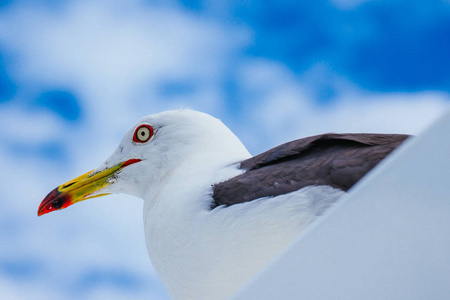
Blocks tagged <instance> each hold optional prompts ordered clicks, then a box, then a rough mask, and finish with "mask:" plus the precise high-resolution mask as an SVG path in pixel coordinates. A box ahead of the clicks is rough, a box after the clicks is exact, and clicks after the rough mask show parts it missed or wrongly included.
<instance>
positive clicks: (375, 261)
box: [234, 114, 450, 300]
mask: <svg viewBox="0 0 450 300" xmlns="http://www.w3.org/2000/svg"><path fill="white" fill-rule="evenodd" d="M449 155H450V114H447V115H446V116H444V117H442V118H441V119H440V120H439V121H437V122H436V123H435V124H434V125H432V126H431V127H430V128H429V129H428V130H426V131H425V132H424V133H423V134H421V135H419V136H418V137H415V138H412V139H410V140H409V141H408V142H407V143H406V144H405V145H403V147H401V148H400V149H398V151H397V152H395V153H393V155H392V156H390V157H389V158H387V159H386V160H385V161H384V162H383V163H382V164H380V165H379V167H378V168H376V169H375V170H374V171H373V172H372V173H370V174H369V175H368V176H367V177H366V178H365V179H364V180H362V181H361V182H360V183H359V184H358V185H356V186H355V188H354V189H353V190H352V191H351V192H350V193H349V194H348V195H347V196H345V199H343V200H342V202H341V203H340V204H339V205H338V206H337V207H336V208H335V209H333V210H332V211H331V212H329V213H328V214H327V216H326V217H325V218H323V219H322V220H321V221H320V222H318V223H316V224H314V225H313V226H312V227H311V228H310V230H309V231H308V232H306V234H304V235H303V236H301V237H300V238H299V239H298V240H296V241H295V242H294V243H293V245H291V246H290V247H289V248H288V249H287V250H286V251H285V252H284V253H282V254H281V255H280V256H279V257H278V259H276V260H275V261H274V262H272V263H271V264H269V266H267V267H266V268H265V269H264V270H263V271H262V272H261V273H260V274H258V275H257V276H256V278H254V279H253V280H252V281H251V282H249V283H248V284H247V285H246V286H244V288H243V289H242V290H241V291H240V292H238V293H237V295H236V296H235V298H234V299H315V300H320V299H384V300H386V299H450V157H449Z"/></svg>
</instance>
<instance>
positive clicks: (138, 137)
mask: <svg viewBox="0 0 450 300" xmlns="http://www.w3.org/2000/svg"><path fill="white" fill-rule="evenodd" d="M152 136H153V128H152V127H151V126H150V125H141V126H139V127H138V128H136V131H135V132H134V136H133V141H134V142H136V143H145V142H147V141H148V140H149V139H150V138H151V137H152Z"/></svg>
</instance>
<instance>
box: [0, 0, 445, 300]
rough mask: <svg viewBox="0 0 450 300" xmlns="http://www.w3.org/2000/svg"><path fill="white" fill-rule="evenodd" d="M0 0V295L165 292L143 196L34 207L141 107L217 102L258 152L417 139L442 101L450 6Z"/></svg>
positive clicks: (217, 112)
mask: <svg viewBox="0 0 450 300" xmlns="http://www.w3.org/2000/svg"><path fill="white" fill-rule="evenodd" d="M0 7H1V9H0V163H1V165H2V166H3V172H2V177H1V179H2V180H1V182H0V188H1V189H2V191H3V192H2V197H1V198H0V199H1V200H0V239H1V241H2V247H0V294H1V293H3V295H1V296H2V298H5V297H6V298H7V299H28V298H29V295H30V293H32V294H33V295H34V299H41V298H42V299H61V298H65V299H71V298H79V297H80V296H81V297H83V298H84V299H100V297H102V299H104V297H108V298H109V299H128V298H130V295H132V297H133V298H134V299H148V298H149V297H151V298H152V299H166V298H167V295H166V294H165V292H164V288H163V286H162V285H161V283H160V282H159V280H158V279H157V275H156V274H155V273H154V271H153V270H152V268H151V264H150V262H149V259H148V257H147V253H146V249H145V243H144V239H143V229H142V211H141V210H142V202H141V201H140V200H139V199H134V198H132V197H128V196H111V197H109V198H100V199H94V200H91V201H87V202H86V203H80V204H78V205H76V206H74V207H73V208H72V207H71V208H69V209H67V210H65V211H61V212H58V213H54V214H51V215H49V216H45V217H42V218H39V219H38V218H37V217H36V209H37V207H38V205H39V203H40V201H41V199H42V198H43V197H44V196H45V195H46V194H47V192H49V191H50V190H51V189H53V188H54V187H55V186H56V185H58V184H60V183H62V182H65V181H67V180H69V179H71V178H73V177H75V176H77V175H80V174H82V173H84V172H86V171H88V170H91V169H94V168H95V167H96V166H97V165H99V164H100V163H101V162H103V161H104V160H105V159H106V158H107V157H108V156H109V154H110V153H112V151H113V150H114V149H115V147H116V146H117V144H118V143H119V141H120V138H121V136H122V134H123V133H124V132H125V131H126V130H127V129H128V128H129V127H130V126H131V125H132V124H134V122H135V121H136V120H138V119H139V118H141V117H142V116H144V115H147V114H151V113H157V112H159V111H163V110H168V109H177V108H182V107H189V108H193V109H197V110H200V111H204V112H207V113H210V114H212V115H214V116H216V117H219V118H221V119H222V120H223V121H224V122H225V123H226V124H227V125H228V126H229V127H230V128H231V129H232V130H233V131H234V132H235V133H236V134H237V135H238V137H239V138H240V139H241V140H242V141H243V142H244V144H245V145H247V146H248V148H249V150H250V152H252V153H254V154H257V153H258V152H261V151H264V150H265V149H268V148H270V147H273V146H276V145H277V144H280V143H282V142H286V141H289V140H292V139H296V138H300V137H303V136H307V135H312V134H319V133H323V132H331V131H334V132H402V133H411V134H417V133H420V131H421V130H423V129H424V128H425V127H426V126H427V125H428V124H430V123H431V122H432V121H433V120H435V119H436V118H437V117H438V116H439V115H441V114H442V113H444V112H445V111H446V109H447V108H448V105H449V104H450V96H449V92H450V91H449V86H450V71H449V70H450V55H449V53H450V38H449V36H450V21H449V20H450V3H449V2H448V1H396V0H394V1H369V0H360V1H357V0H355V1H351V0H334V1H322V0H316V1H175V0H173V1H139V0H131V1H114V2H108V1H104V0H95V1H87V0H81V1H14V0H11V1H1V2H0ZM124 207H126V208H127V209H125V210H124ZM6 298H5V299H6Z"/></svg>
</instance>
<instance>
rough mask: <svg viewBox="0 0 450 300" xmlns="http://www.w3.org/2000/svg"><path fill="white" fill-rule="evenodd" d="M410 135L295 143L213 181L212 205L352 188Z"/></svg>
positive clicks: (349, 136) (339, 136)
mask: <svg viewBox="0 0 450 300" xmlns="http://www.w3.org/2000/svg"><path fill="white" fill-rule="evenodd" d="M406 138H408V135H400V134H334V133H328V134H322V135H317V136H312V137H307V138H304V139H299V140H296V141H292V142H289V143H286V144H283V145H280V146H278V147H275V148H273V149H271V150H268V151H266V152H263V153H261V154H259V155H257V156H254V157H252V158H249V159H247V160H244V161H242V162H241V164H240V168H241V169H245V170H246V172H245V173H243V174H241V175H238V176H236V177H233V178H231V179H228V180H227V181H224V182H221V183H217V184H214V185H213V198H214V202H213V203H212V206H211V207H212V208H215V207H217V206H220V205H226V206H229V205H233V204H237V203H242V202H247V201H252V200H254V199H258V198H261V197H267V196H277V195H281V194H286V193H289V192H293V191H296V190H298V189H300V188H302V187H306V186H310V185H329V186H332V187H335V188H338V189H341V190H343V191H347V190H348V189H349V188H351V187H352V186H353V185H354V184H355V183H356V182H357V181H358V180H359V179H361V177H363V176H364V175H365V174H366V173H367V172H369V171H370V170H371V169H372V168H373V167H374V166H375V165H377V164H378V163H379V162H380V161H381V160H382V159H383V158H385V157H386V156H387V155H388V154H389V153H391V151H392V150H394V149H395V148H397V147H398V146H399V145H400V144H401V143H402V142H403V141H404V140H405V139H406Z"/></svg>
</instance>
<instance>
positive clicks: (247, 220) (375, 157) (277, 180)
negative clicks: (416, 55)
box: [38, 109, 408, 299]
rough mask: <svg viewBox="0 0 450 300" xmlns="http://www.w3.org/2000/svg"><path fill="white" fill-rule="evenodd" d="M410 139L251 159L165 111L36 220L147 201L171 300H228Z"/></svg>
mask: <svg viewBox="0 0 450 300" xmlns="http://www.w3.org/2000/svg"><path fill="white" fill-rule="evenodd" d="M407 138H408V136H407V135H400V134H335V133H328V134H322V135H317V136H312V137H307V138H303V139H299V140H295V141H292V142H288V143H285V144H283V145H280V146H278V147H275V148H273V149H271V150H268V151H266V152H263V153H261V154H259V155H257V156H253V157H252V156H251V155H250V153H249V152H248V151H247V149H246V148H245V146H244V145H243V144H242V143H241V141H240V140H239V139H238V138H237V137H236V135H234V134H233V133H232V132H231V131H230V130H229V129H228V128H227V127H226V126H225V125H224V124H223V123H222V122H221V121H220V120H219V119H216V118H214V117H212V116H210V115H208V114H205V113H201V112H197V111H193V110H188V109H182V110H175V111H166V112H162V113H159V114H155V115H149V116H146V117H144V118H143V119H141V120H140V121H139V122H138V123H137V124H136V125H134V126H133V127H132V128H130V129H129V130H128V132H126V133H125V135H124V137H123V139H122V141H121V143H120V145H119V146H118V148H117V149H116V150H115V152H114V153H113V154H112V155H111V156H110V157H109V158H108V159H107V160H106V161H105V162H104V163H103V164H101V165H100V166H99V167H98V168H97V169H95V170H93V171H90V172H87V173H86V174H83V175H81V176H79V177H77V178H75V179H73V180H71V181H68V182H67V183H64V184H62V185H60V186H58V187H57V188H55V189H54V190H52V191H51V192H50V193H49V194H48V195H47V196H46V197H45V198H44V200H43V201H42V203H41V204H40V206H39V209H38V216H41V215H44V214H46V213H49V212H52V211H55V210H60V209H63V208H66V207H68V206H70V205H72V204H74V203H77V202H80V201H83V200H86V199H89V198H94V197H99V196H104V195H107V194H113V193H124V194H130V195H133V196H137V197H139V198H142V199H143V200H144V206H143V215H144V216H143V219H144V230H145V239H146V245H147V250H148V253H149V257H150V259H151V261H152V264H153V266H154V268H155V270H156V272H157V273H158V275H159V277H160V279H161V281H162V282H163V284H164V286H165V287H166V289H167V291H168V293H169V296H170V297H171V298H173V299H226V298H228V297H230V296H232V295H233V294H234V293H235V292H236V291H237V290H239V288H240V287H241V286H242V285H243V284H244V283H245V282H247V281H248V280H249V279H251V278H252V277H253V276H254V275H255V274H257V273H258V271H260V270H261V269H262V268H263V267H264V266H265V265H266V264H267V263H269V262H270V261H271V260H272V259H274V257H276V256H277V255H278V254H279V253H280V252H281V251H282V250H283V249H284V248H285V247H286V246H287V245H289V244H290V243H291V242H292V241H293V240H294V239H295V238H297V237H298V236H299V235H301V233H302V232H303V231H304V230H305V228H307V227H308V226H309V225H310V224H311V223H312V222H313V221H314V220H315V219H317V218H318V217H320V216H321V215H322V214H323V213H324V212H325V211H326V210H327V209H328V208H329V207H331V206H332V205H333V204H334V203H335V202H336V201H337V200H338V199H339V198H340V197H341V196H342V195H343V194H345V193H346V191H348V190H349V189H350V188H351V187H352V186H353V185H354V184H355V183H356V182H357V181H358V180H359V179H361V178H362V177H363V176H364V175H365V174H366V173H367V172H369V171H370V170H371V169H372V168H373V167H374V166H375V165H377V164H378V163H379V162H380V161H381V160H382V159H384V158H385V157H386V156H387V155H388V154H389V153H391V152H392V151H393V150H394V149H395V148H397V147H398V146H399V145H400V144H401V143H402V142H403V141H404V140H405V139H407Z"/></svg>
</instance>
